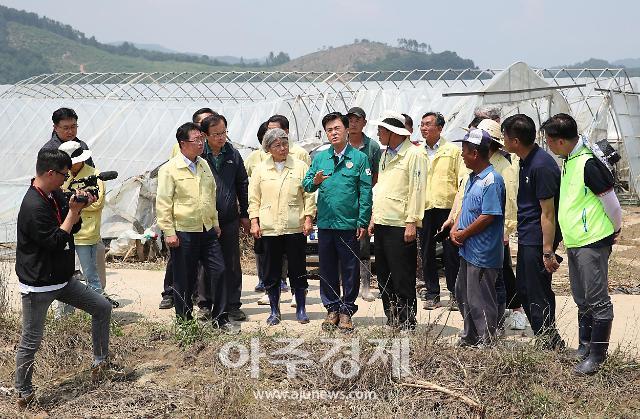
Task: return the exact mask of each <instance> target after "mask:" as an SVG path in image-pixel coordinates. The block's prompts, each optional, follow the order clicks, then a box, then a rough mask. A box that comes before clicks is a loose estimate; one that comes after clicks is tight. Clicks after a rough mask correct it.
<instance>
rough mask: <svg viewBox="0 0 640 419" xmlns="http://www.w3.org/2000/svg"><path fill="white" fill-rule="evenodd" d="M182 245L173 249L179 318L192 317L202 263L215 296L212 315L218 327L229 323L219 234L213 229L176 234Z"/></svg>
mask: <svg viewBox="0 0 640 419" xmlns="http://www.w3.org/2000/svg"><path fill="white" fill-rule="evenodd" d="M176 234H177V236H178V239H179V240H180V246H178V247H173V248H171V257H172V259H173V288H174V291H173V300H174V306H175V308H176V316H178V317H181V318H186V319H191V318H192V311H193V304H192V301H191V296H192V294H193V290H194V287H195V285H196V276H197V269H198V262H200V263H202V267H203V269H204V272H205V275H206V277H207V278H208V280H209V281H210V284H211V291H212V294H213V307H212V309H211V316H212V317H213V319H214V320H215V321H217V322H218V324H224V323H226V322H228V321H229V320H228V318H227V312H226V310H227V284H226V283H225V281H224V280H223V273H224V261H223V258H222V251H221V250H220V243H218V235H217V234H216V231H215V230H214V229H213V228H212V229H211V230H209V231H203V232H196V233H190V232H183V231H177V232H176Z"/></svg>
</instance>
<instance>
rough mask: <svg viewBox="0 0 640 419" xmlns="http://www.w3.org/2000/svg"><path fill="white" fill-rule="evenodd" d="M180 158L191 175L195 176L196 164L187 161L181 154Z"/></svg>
mask: <svg viewBox="0 0 640 419" xmlns="http://www.w3.org/2000/svg"><path fill="white" fill-rule="evenodd" d="M182 158H183V159H184V162H185V163H186V164H187V167H188V168H189V170H191V173H193V174H194V175H195V174H196V170H197V169H196V163H195V162H193V161H191V160H189V158H188V157H187V156H185V155H184V154H182Z"/></svg>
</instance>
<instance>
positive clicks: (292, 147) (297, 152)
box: [244, 143, 311, 177]
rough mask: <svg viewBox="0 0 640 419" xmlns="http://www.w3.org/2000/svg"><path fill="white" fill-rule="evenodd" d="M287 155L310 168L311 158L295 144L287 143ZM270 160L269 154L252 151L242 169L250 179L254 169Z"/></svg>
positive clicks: (260, 150)
mask: <svg viewBox="0 0 640 419" xmlns="http://www.w3.org/2000/svg"><path fill="white" fill-rule="evenodd" d="M289 154H290V155H292V156H293V157H295V158H296V159H298V160H302V161H303V162H305V164H306V165H307V166H311V156H309V153H307V150H305V149H304V148H302V147H300V146H299V145H297V144H296V143H289ZM270 158H271V154H270V153H267V152H265V151H263V150H262V149H259V150H253V151H252V152H251V153H250V154H249V155H248V156H247V159H246V160H245V161H244V168H245V169H246V170H247V175H248V176H249V177H251V174H252V173H253V170H254V169H255V167H256V166H257V165H258V164H260V163H262V162H263V161H265V160H268V159H270Z"/></svg>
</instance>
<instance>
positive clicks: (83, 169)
mask: <svg viewBox="0 0 640 419" xmlns="http://www.w3.org/2000/svg"><path fill="white" fill-rule="evenodd" d="M59 149H60V150H62V151H64V152H65V153H67V154H69V156H70V157H71V163H72V165H71V169H70V170H69V177H68V178H67V179H66V180H65V182H64V184H63V185H62V189H63V190H64V191H68V190H69V187H70V186H72V187H74V188H78V187H79V186H82V185H72V184H71V183H72V182H73V181H75V180H78V179H82V178H86V177H88V176H92V175H98V174H100V171H99V170H97V169H95V168H93V167H91V166H89V165H88V164H85V161H87V160H88V159H89V158H90V157H91V151H90V150H83V149H82V146H81V145H80V143H77V142H75V141H66V142H64V143H62V144H61V145H60V147H59ZM97 183H98V196H97V199H96V202H94V203H93V204H91V205H89V206H88V207H86V208H85V209H83V210H82V215H81V217H82V227H81V228H80V231H78V232H77V233H76V234H74V236H73V239H74V241H75V244H76V254H77V255H78V259H80V265H81V266H82V274H83V275H84V276H85V278H87V285H89V286H90V287H91V288H93V289H94V290H95V291H96V292H97V293H99V294H104V291H103V289H102V284H101V283H100V277H99V275H98V259H97V253H96V252H97V244H98V241H100V224H101V222H102V209H103V208H104V182H103V181H101V180H98V181H97ZM110 302H111V303H112V304H114V301H112V300H110Z"/></svg>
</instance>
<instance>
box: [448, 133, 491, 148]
mask: <svg viewBox="0 0 640 419" xmlns="http://www.w3.org/2000/svg"><path fill="white" fill-rule="evenodd" d="M453 142H454V143H471V144H475V145H476V146H478V147H482V148H486V149H489V144H491V142H493V138H491V135H489V133H488V132H487V131H485V130H483V129H472V130H471V131H469V132H468V133H467V135H465V136H464V137H463V138H462V139H461V140H454V141H453Z"/></svg>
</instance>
